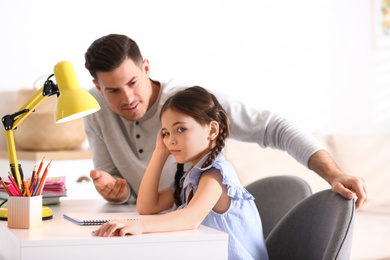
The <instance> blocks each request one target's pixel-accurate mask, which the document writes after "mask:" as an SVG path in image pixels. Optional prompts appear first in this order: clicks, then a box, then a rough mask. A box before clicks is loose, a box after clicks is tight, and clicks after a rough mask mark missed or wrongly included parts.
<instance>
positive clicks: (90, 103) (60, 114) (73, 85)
mask: <svg viewBox="0 0 390 260" xmlns="http://www.w3.org/2000/svg"><path fill="white" fill-rule="evenodd" d="M52 76H55V79H56V81H57V85H56V84H55V83H54V82H53V81H52V80H50V78H51V77H52ZM52 95H57V97H58V100H57V106H56V109H55V113H54V120H55V122H56V123H63V122H67V121H70V120H74V119H77V118H80V117H84V116H87V115H89V114H92V113H95V112H96V111H98V110H99V109H100V106H99V104H98V102H97V101H96V100H95V98H94V97H93V96H92V95H91V94H90V93H88V92H87V91H86V90H84V89H82V88H81V87H80V85H79V83H78V81H77V78H76V73H75V71H74V68H73V65H72V64H71V63H70V62H68V61H61V62H59V63H57V64H56V65H55V66H54V74H53V75H51V76H49V77H48V79H47V80H46V81H45V83H44V85H43V87H42V88H41V89H40V90H38V91H37V92H36V93H35V94H34V95H33V96H32V98H31V99H30V100H28V101H27V102H26V104H24V105H23V106H22V107H21V108H20V109H19V110H18V111H17V112H16V113H14V114H11V115H6V116H4V117H3V119H2V121H3V125H4V129H5V134H6V138H7V150H8V158H9V163H10V170H11V173H12V175H14V177H16V178H15V180H16V181H17V184H18V185H19V188H21V184H22V180H23V171H22V168H21V166H20V164H18V161H17V158H16V149H15V141H14V135H13V130H15V129H16V128H17V126H18V125H19V124H20V123H21V122H22V121H23V120H24V119H25V118H26V117H27V116H28V115H30V113H31V112H33V111H34V110H35V108H36V107H38V105H39V104H40V103H42V101H43V100H45V99H46V98H47V97H49V96H52ZM16 165H17V166H18V167H15V166H16ZM42 210H43V211H42V213H43V215H42V216H43V218H45V217H46V218H48V217H51V215H50V214H52V213H51V210H50V209H49V210H50V212H49V213H48V208H47V207H43V209H42ZM6 215H7V208H6V207H4V208H0V216H2V217H3V218H4V216H6ZM48 215H49V216H48Z"/></svg>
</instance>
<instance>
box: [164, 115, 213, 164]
mask: <svg viewBox="0 0 390 260" xmlns="http://www.w3.org/2000/svg"><path fill="white" fill-rule="evenodd" d="M161 124H162V134H163V142H164V144H165V146H166V147H167V148H168V150H169V151H170V152H171V154H173V156H174V157H175V159H176V161H177V162H178V163H182V164H184V163H187V162H191V163H192V165H195V164H197V163H198V162H199V161H200V160H201V159H202V158H203V157H204V156H205V155H206V154H207V153H208V152H210V150H211V149H212V148H213V147H214V146H215V141H213V140H214V139H215V138H216V133H218V132H216V131H215V124H217V125H218V123H216V122H215V121H213V122H211V123H210V124H208V125H204V126H203V125H200V124H199V123H198V122H197V121H195V119H193V118H192V117H190V116H187V115H185V114H182V113H180V112H176V111H174V110H171V109H167V110H166V111H165V112H164V113H163V114H162V117H161ZM215 132H216V133H215Z"/></svg>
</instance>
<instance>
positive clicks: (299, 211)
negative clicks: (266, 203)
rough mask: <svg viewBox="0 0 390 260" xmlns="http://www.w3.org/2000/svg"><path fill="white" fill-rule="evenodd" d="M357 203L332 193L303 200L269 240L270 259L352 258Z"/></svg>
mask: <svg viewBox="0 0 390 260" xmlns="http://www.w3.org/2000/svg"><path fill="white" fill-rule="evenodd" d="M354 216H355V203H354V201H353V200H347V199H345V198H343V197H342V196H340V195H338V194H335V193H334V192H333V191H332V190H324V191H321V192H318V193H315V194H313V195H311V196H310V197H308V198H306V199H305V200H303V201H301V202H300V203H299V204H297V205H296V206H295V207H294V208H292V209H291V211H289V212H288V213H287V215H286V216H284V217H283V218H282V220H281V221H280V222H279V223H278V224H277V225H276V226H275V228H274V229H273V230H272V232H271V233H270V234H269V235H268V237H267V239H266V245H267V250H268V254H269V258H270V260H273V259H278V260H283V259H288V260H294V259H300V260H301V259H323V260H331V259H332V260H333V259H338V260H341V259H343V260H344V259H350V253H351V246H352V234H353V225H354Z"/></svg>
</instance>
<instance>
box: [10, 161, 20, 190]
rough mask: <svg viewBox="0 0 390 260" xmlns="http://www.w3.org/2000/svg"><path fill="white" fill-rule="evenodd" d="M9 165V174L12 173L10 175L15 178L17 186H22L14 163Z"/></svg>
mask: <svg viewBox="0 0 390 260" xmlns="http://www.w3.org/2000/svg"><path fill="white" fill-rule="evenodd" d="M10 166H11V174H12V177H13V178H14V180H15V183H16V184H17V186H18V188H19V189H20V188H22V185H21V184H20V183H19V178H18V177H20V176H19V175H17V174H16V171H15V164H10Z"/></svg>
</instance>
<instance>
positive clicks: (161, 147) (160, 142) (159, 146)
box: [156, 129, 170, 157]
mask: <svg viewBox="0 0 390 260" xmlns="http://www.w3.org/2000/svg"><path fill="white" fill-rule="evenodd" d="M156 151H159V152H161V153H163V154H164V155H166V156H167V157H168V156H169V154H170V152H169V150H168V148H167V147H166V145H165V144H164V135H163V132H162V130H161V129H160V131H158V133H157V141H156Z"/></svg>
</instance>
